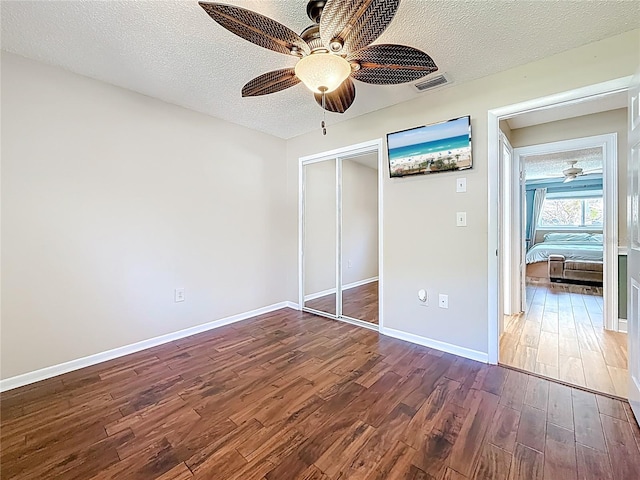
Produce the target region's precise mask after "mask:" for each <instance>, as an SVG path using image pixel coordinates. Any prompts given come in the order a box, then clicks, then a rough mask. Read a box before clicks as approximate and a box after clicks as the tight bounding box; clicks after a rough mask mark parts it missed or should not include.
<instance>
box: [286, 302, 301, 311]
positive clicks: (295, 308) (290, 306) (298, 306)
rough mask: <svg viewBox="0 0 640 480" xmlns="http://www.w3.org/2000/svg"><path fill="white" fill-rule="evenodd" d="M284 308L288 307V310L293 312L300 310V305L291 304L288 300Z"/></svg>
mask: <svg viewBox="0 0 640 480" xmlns="http://www.w3.org/2000/svg"><path fill="white" fill-rule="evenodd" d="M284 306H285V307H287V308H291V309H293V310H300V305H298V304H297V303H295V302H290V301H288V300H287V301H286V302H284Z"/></svg>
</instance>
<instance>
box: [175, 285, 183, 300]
mask: <svg viewBox="0 0 640 480" xmlns="http://www.w3.org/2000/svg"><path fill="white" fill-rule="evenodd" d="M174 301H175V302H176V303H178V302H184V288H176V289H175V291H174Z"/></svg>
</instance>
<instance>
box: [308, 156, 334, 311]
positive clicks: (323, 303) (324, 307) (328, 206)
mask: <svg viewBox="0 0 640 480" xmlns="http://www.w3.org/2000/svg"><path fill="white" fill-rule="evenodd" d="M303 188H304V190H303V208H304V212H303V222H304V223H303V243H304V245H303V287H304V288H303V291H304V306H305V307H306V308H309V309H312V310H315V311H318V312H322V313H326V314H330V315H337V313H338V312H337V298H336V293H337V280H338V279H337V268H338V267H337V264H338V259H337V253H336V251H337V248H336V247H337V240H336V238H337V223H338V222H337V219H338V216H337V215H338V209H337V200H336V196H337V174H336V160H324V161H321V162H316V163H309V164H305V165H304V166H303Z"/></svg>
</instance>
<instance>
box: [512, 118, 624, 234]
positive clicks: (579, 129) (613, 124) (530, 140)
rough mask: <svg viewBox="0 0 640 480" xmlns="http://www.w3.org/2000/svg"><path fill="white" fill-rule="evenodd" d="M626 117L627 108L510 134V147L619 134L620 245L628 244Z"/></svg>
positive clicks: (541, 125) (526, 128) (522, 129)
mask: <svg viewBox="0 0 640 480" xmlns="http://www.w3.org/2000/svg"><path fill="white" fill-rule="evenodd" d="M627 118H628V111H627V109H626V108H619V109H617V110H610V111H608V112H601V113H594V114H591V115H583V116H581V117H575V118H568V119H566V120H559V121H556V122H548V123H543V124H540V125H532V126H531V127H524V128H518V129H514V130H512V131H511V139H512V141H511V145H512V146H513V147H514V148H515V147H527V146H530V145H539V144H543V143H552V142H559V141H562V140H571V139H573V138H580V137H591V136H595V135H602V134H605V133H617V134H618V143H617V148H618V243H619V244H620V245H626V244H627Z"/></svg>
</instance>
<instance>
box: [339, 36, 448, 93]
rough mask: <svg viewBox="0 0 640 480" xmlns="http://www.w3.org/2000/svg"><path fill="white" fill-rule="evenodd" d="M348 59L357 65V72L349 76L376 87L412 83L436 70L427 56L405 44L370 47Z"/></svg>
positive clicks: (436, 67)
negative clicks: (358, 68)
mask: <svg viewBox="0 0 640 480" xmlns="http://www.w3.org/2000/svg"><path fill="white" fill-rule="evenodd" d="M347 60H348V61H349V62H352V63H353V62H357V63H358V64H359V65H360V70H356V71H354V72H352V73H351V77H352V78H355V79H356V80H360V81H361V82H365V83H373V84H376V85H393V84H396V83H405V82H412V81H414V80H418V79H419V78H422V77H424V76H425V75H428V74H430V73H433V72H435V71H436V70H438V66H437V65H436V64H435V62H434V61H433V59H432V58H431V57H430V56H429V55H427V54H426V53H424V52H422V51H420V50H418V49H416V48H413V47H407V46H406V45H371V46H370V47H366V48H363V49H362V50H359V51H357V52H355V53H353V54H351V55H349V56H347Z"/></svg>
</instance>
